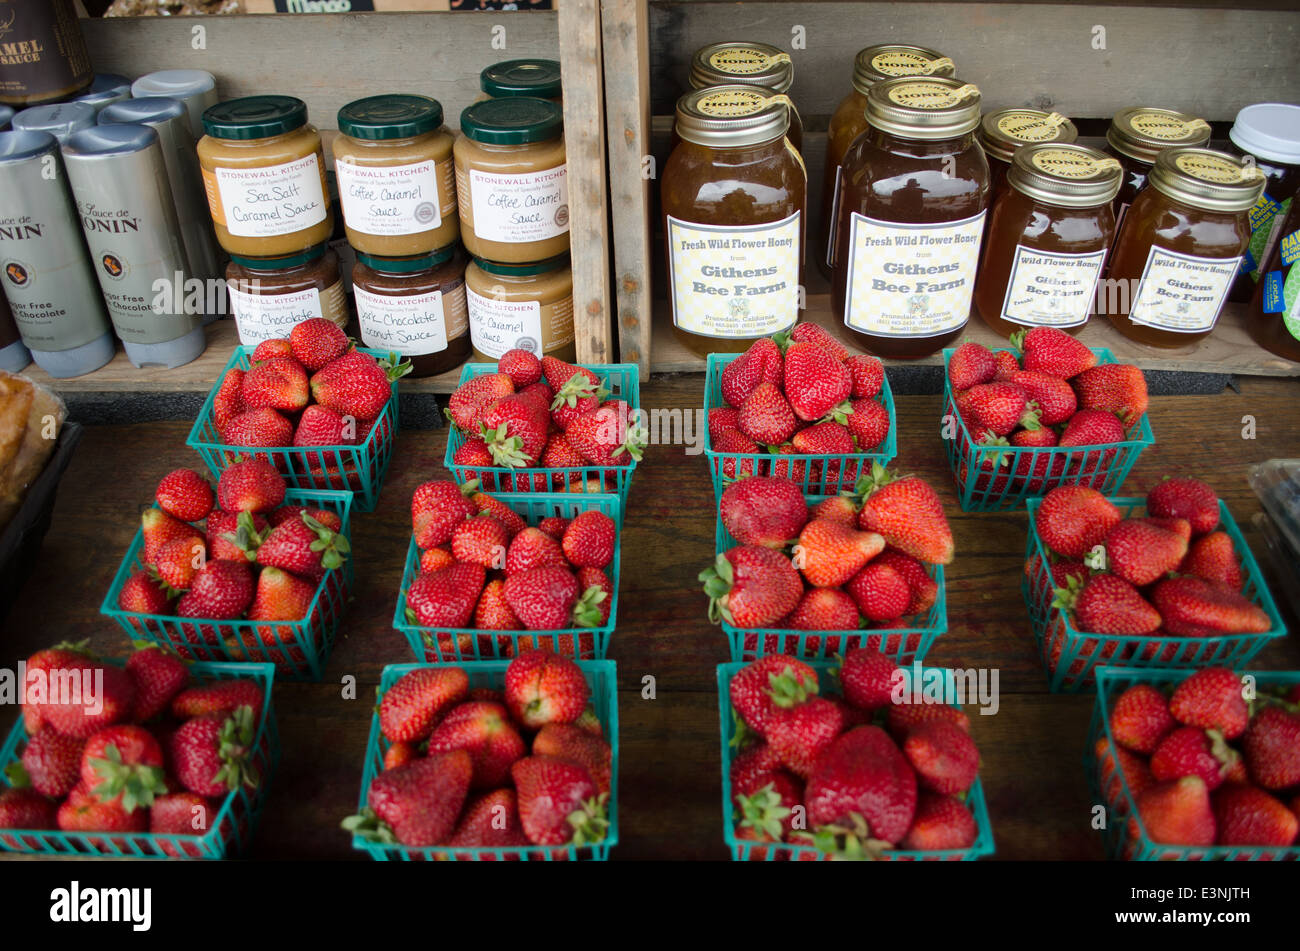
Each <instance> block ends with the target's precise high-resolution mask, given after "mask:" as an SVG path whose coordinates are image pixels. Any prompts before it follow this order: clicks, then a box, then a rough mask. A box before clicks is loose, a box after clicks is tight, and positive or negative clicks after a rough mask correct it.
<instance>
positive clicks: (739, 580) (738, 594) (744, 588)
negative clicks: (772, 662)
mask: <svg viewBox="0 0 1300 951" xmlns="http://www.w3.org/2000/svg"><path fill="white" fill-rule="evenodd" d="M700 581H702V582H704V593H705V594H707V595H708V596H709V618H710V620H712V621H713V622H714V623H717V622H718V620H719V619H722V620H725V621H726V622H727V623H728V624H732V625H734V626H736V627H766V626H768V625H770V624H772V623H773V622H774V621H776V620H777V619H778V618H781V617H784V616H785V615H787V614H789V613H790V612H791V611H792V610H794V607H795V605H796V604H798V603H799V598H800V596H801V595H802V593H803V583H802V582H801V581H800V580H799V573H798V572H797V571H795V569H794V566H793V565H792V564H790V559H789V558H787V557H786V556H785V555H783V554H781V553H780V552H778V551H775V550H773V549H771V548H761V547H759V546H757V545H741V546H738V547H736V548H733V549H731V550H730V551H727V552H724V553H722V554H720V555H718V557H717V559H716V561H715V562H714V564H713V566H712V567H710V568H706V569H705V570H704V571H702V572H701V573H700Z"/></svg>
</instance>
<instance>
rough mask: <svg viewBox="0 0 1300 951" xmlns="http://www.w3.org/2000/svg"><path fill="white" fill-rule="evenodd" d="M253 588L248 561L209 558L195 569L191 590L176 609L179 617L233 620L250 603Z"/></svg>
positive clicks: (183, 596) (178, 603)
mask: <svg viewBox="0 0 1300 951" xmlns="http://www.w3.org/2000/svg"><path fill="white" fill-rule="evenodd" d="M259 551H260V549H259ZM254 590H255V588H254V582H253V573H252V572H251V571H250V570H249V567H248V562H246V561H224V560H216V561H208V562H206V563H205V564H204V566H203V567H202V568H200V569H199V570H198V571H196V572H195V573H194V581H193V582H192V583H191V584H190V590H189V591H188V592H186V593H185V594H184V595H182V596H181V599H180V601H178V602H177V603H176V613H177V614H178V615H179V616H180V617H191V618H204V619H208V620H214V621H229V620H234V619H235V618H237V617H239V616H241V615H242V614H243V613H244V611H245V610H246V609H247V608H248V606H249V605H250V604H252V603H253V594H254Z"/></svg>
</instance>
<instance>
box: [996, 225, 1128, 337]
mask: <svg viewBox="0 0 1300 951" xmlns="http://www.w3.org/2000/svg"><path fill="white" fill-rule="evenodd" d="M1105 260H1106V252H1105V251H1092V252H1089V253H1086V254H1057V253H1054V252H1048V251H1035V250H1034V249H1033V248H1026V247H1025V246H1023V245H1019V244H1018V245H1016V256H1015V258H1013V259H1012V261H1011V277H1010V279H1009V280H1008V281H1007V293H1006V296H1005V297H1004V298H1003V299H1002V319H1003V320H1009V321H1011V322H1012V323H1013V324H1024V325H1025V326H1026V327H1078V326H1079V325H1080V324H1084V323H1087V321H1088V314H1089V313H1091V311H1092V298H1093V294H1095V293H1096V290H1097V279H1098V278H1100V277H1101V266H1102V264H1103V263H1104V262H1105Z"/></svg>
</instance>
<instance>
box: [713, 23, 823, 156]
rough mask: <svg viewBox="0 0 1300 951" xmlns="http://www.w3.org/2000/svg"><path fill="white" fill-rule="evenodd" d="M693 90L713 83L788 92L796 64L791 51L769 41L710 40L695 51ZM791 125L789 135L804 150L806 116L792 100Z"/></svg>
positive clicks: (792, 142) (796, 147) (790, 107)
mask: <svg viewBox="0 0 1300 951" xmlns="http://www.w3.org/2000/svg"><path fill="white" fill-rule="evenodd" d="M690 82H691V88H692V89H707V88H709V87H710V86H731V85H743V86H759V87H761V88H763V89H770V90H772V92H776V93H788V92H789V91H790V87H791V86H793V85H794V63H793V62H791V61H790V54H789V53H786V52H784V51H783V50H781V49H778V48H777V47H775V46H772V45H770V44H768V43H735V42H732V43H710V44H709V45H708V46H703V47H701V48H700V49H698V50H696V51H695V56H694V57H692V59H691V75H690ZM789 109H790V126H789V128H788V129H786V133H785V134H786V138H788V139H789V140H790V144H791V145H793V146H794V147H795V149H796V150H797V151H800V152H802V151H803V119H801V118H800V117H799V110H798V109H796V108H795V105H794V103H793V102H791V103H790V104H789Z"/></svg>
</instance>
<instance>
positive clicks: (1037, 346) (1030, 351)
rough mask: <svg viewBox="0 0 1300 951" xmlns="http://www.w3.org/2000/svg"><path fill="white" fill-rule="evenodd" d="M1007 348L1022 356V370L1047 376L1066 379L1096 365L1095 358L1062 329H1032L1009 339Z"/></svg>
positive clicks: (1020, 332) (1093, 354)
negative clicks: (1010, 346) (1009, 344)
mask: <svg viewBox="0 0 1300 951" xmlns="http://www.w3.org/2000/svg"><path fill="white" fill-rule="evenodd" d="M1011 345H1012V346H1013V347H1015V348H1016V349H1017V350H1019V351H1020V352H1021V353H1022V354H1023V355H1024V356H1023V361H1022V362H1023V363H1024V367H1025V369H1026V370H1034V371H1037V372H1041V373H1050V374H1051V375H1052V376H1056V377H1060V378H1061V379H1063V380H1069V379H1072V378H1073V377H1076V376H1078V375H1079V374H1080V373H1082V372H1084V371H1085V370H1087V369H1089V368H1091V367H1095V366H1096V365H1097V355H1096V354H1095V353H1093V352H1092V351H1091V350H1089V349H1088V348H1087V347H1085V346H1084V345H1083V344H1082V343H1080V342H1079V341H1078V340H1075V339H1074V338H1073V337H1071V336H1070V335H1069V334H1068V333H1066V332H1065V331H1064V330H1058V329H1056V328H1055V327H1034V328H1032V329H1030V330H1021V331H1018V332H1016V333H1015V334H1013V335H1012V337H1011Z"/></svg>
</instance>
